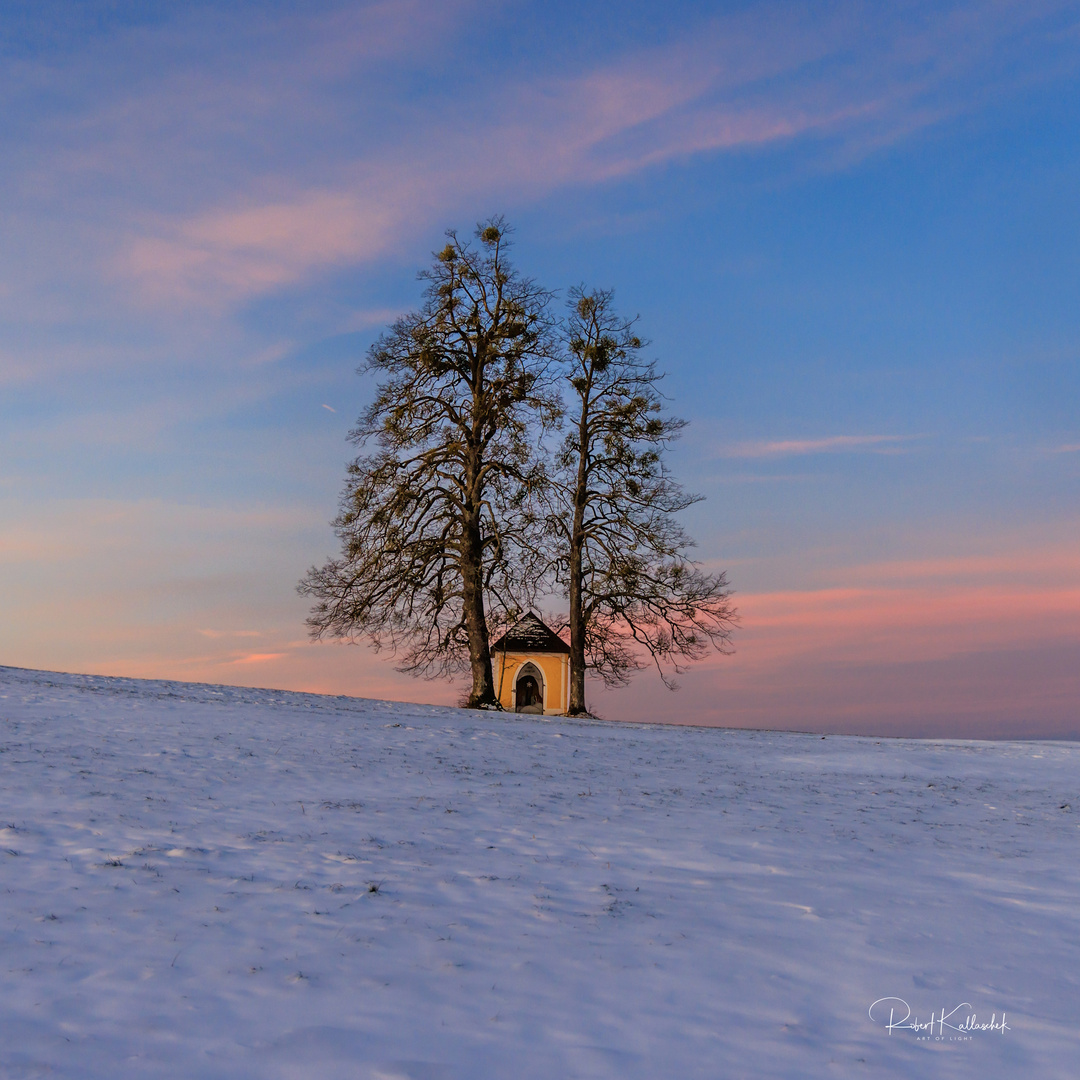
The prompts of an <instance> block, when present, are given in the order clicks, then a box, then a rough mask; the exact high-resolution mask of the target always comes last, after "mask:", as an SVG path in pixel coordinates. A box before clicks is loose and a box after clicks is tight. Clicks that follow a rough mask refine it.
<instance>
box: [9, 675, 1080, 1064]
mask: <svg viewBox="0 0 1080 1080" xmlns="http://www.w3.org/2000/svg"><path fill="white" fill-rule="evenodd" d="M673 700H674V701H675V702H676V704H677V699H673ZM0 721H2V724H0V826H3V828H2V830H0V870H2V878H0V947H2V957H3V969H4V971H3V984H2V986H3V989H2V1004H0V1075H2V1076H3V1077H5V1078H10V1077H37V1076H49V1077H68V1078H76V1077H77V1078H80V1080H84V1078H117V1077H125V1078H126V1077H140V1078H141V1077H177V1078H179V1077H185V1078H191V1077H199V1078H202V1077H215V1078H218V1077H220V1078H226V1077H227V1078H230V1080H235V1078H248V1077H250V1078H260V1080H262V1078H279V1077H280V1078H298V1077H311V1078H318V1080H333V1078H337V1077H343V1078H344V1077H349V1078H354V1077H361V1078H366V1077H372V1078H374V1077H383V1078H389V1077H411V1078H441V1077H452V1078H462V1080H465V1078H470V1080H472V1078H516V1077H522V1078H533V1077H537V1078H539V1077H544V1078H553V1080H558V1078H563V1077H611V1078H619V1080H624V1078H633V1080H636V1078H641V1080H644V1078H649V1080H654V1078H657V1077H671V1078H679V1080H682V1078H690V1077H708V1078H713V1077H717V1078H719V1077H724V1078H726V1077H792V1078H794V1077H800V1078H801V1077H860V1076H867V1077H880V1076H905V1077H920V1078H925V1077H976V1076H978V1077H983V1078H992V1077H1002V1078H1004V1077H1009V1078H1015V1077H1020V1076H1027V1077H1033V1078H1034V1077H1038V1078H1048V1077H1071V1076H1074V1075H1075V1074H1076V1062H1077V1061H1078V1060H1080V1023H1078V1020H1077V1014H1076V1010H1077V1002H1078V1000H1080V995H1078V981H1080V976H1078V973H1080V860H1078V858H1077V856H1078V854H1080V847H1078V845H1080V790H1078V787H1080V746H1077V745H1072V744H1064V743H946V742H907V741H896V740H880V741H875V740H872V739H859V738H832V737H830V738H828V739H824V740H823V739H821V738H820V737H819V736H810V735H795V734H775V733H755V732H737V731H721V730H702V729H689V728H671V727H666V728H665V727H661V726H655V727H647V726H646V727H643V726H630V725H619V724H611V723H599V722H579V721H568V720H561V719H546V720H545V719H543V718H540V717H519V716H504V715H487V714H476V713H471V712H465V711H460V710H452V709H440V708H433V707H426V706H414V705H402V704H392V703H386V702H374V701H361V700H355V699H347V698H324V697H317V696H311V695H304V694H293V693H278V692H273V691H262V690H243V689H232V688H227V687H211V686H198V685H185V684H179V683H164V682H161V683H159V682H143V681H134V680H126V679H106V678H96V677H86V676H74V675H55V674H49V673H44V672H32V671H23V670H15V669H10V668H5V669H0ZM886 997H894V998H898V999H902V1000H903V1001H905V1002H907V1003H908V1005H909V1006H910V1008H911V1010H912V1012H913V1017H912V1019H914V1017H915V1015H917V1016H918V1018H919V1020H920V1022H925V1021H928V1020H929V1019H930V1018H931V1013H932V1012H933V1013H935V1014H936V1013H937V1012H938V1011H940V1010H942V1009H944V1010H945V1011H946V1012H947V1013H948V1012H949V1011H950V1010H953V1009H954V1008H955V1007H956V1006H960V1005H961V1003H969V1004H968V1005H967V1006H965V1007H961V1008H960V1009H959V1010H958V1011H956V1012H954V1013H952V1014H951V1016H950V1017H949V1018H947V1020H946V1025H944V1026H942V1025H937V1024H936V1025H935V1027H934V1030H933V1032H932V1033H928V1032H926V1031H922V1032H917V1031H913V1030H911V1029H910V1028H898V1029H895V1030H893V1031H892V1032H891V1033H890V1032H889V1030H888V1029H887V1028H886V1026H885V1025H886V1022H887V1021H888V1012H887V1006H888V1005H890V1004H891V1005H892V1006H893V1007H894V1020H895V1021H899V1020H900V1018H901V1016H902V1006H900V1005H899V1004H898V1003H897V1002H891V1003H885V1004H884V1005H879V1006H878V1007H877V1011H876V1013H875V1018H874V1019H871V1017H870V1016H869V1015H868V1009H869V1007H870V1005H871V1003H872V1002H874V1001H875V1000H876V999H879V998H886ZM896 1009H899V1010H901V1011H900V1012H896V1011H895V1010H896ZM1003 1010H1004V1012H1005V1017H1006V1023H1007V1028H1008V1029H1007V1030H1005V1031H1000V1030H996V1031H982V1030H979V1031H967V1030H965V1031H964V1032H958V1031H956V1030H954V1028H956V1027H960V1026H961V1022H963V1021H965V1018H966V1017H967V1016H969V1014H970V1013H972V1012H974V1014H975V1023H978V1024H983V1023H986V1022H990V1021H991V1016H992V1015H993V1017H994V1021H995V1023H999V1022H1000V1020H1001V1015H1002V1011H1003ZM968 1023H969V1022H968ZM948 1024H953V1025H954V1027H953V1028H950V1027H948V1026H947V1025H948ZM939 1032H940V1038H938V1036H939ZM920 1036H921V1037H920Z"/></svg>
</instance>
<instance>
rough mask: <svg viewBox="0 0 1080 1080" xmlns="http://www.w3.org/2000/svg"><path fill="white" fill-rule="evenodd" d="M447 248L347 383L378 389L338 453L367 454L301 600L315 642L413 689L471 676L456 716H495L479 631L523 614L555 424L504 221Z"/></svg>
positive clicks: (530, 306)
mask: <svg viewBox="0 0 1080 1080" xmlns="http://www.w3.org/2000/svg"><path fill="white" fill-rule="evenodd" d="M447 239H448V242H447V244H446V246H445V247H444V248H443V250H442V251H441V252H439V253H438V254H437V255H436V256H435V260H434V262H433V264H432V266H431V268H430V269H428V270H425V271H422V272H421V274H420V277H421V279H422V280H424V281H426V282H427V287H426V290H425V292H424V302H423V304H422V306H421V308H420V310H419V311H417V312H414V313H412V314H409V315H405V316H403V317H402V318H400V319H398V320H397V321H396V322H395V323H394V324H393V326H392V327H391V329H390V330H389V332H388V333H386V334H384V335H383V336H382V337H381V338H380V339H379V340H378V341H377V342H376V343H375V344H374V345H373V346H372V348H371V350H370V352H369V354H368V357H367V361H366V363H365V364H364V365H363V366H362V367H361V368H360V372H361V373H364V372H373V373H375V374H376V375H378V376H381V377H382V379H383V381H382V382H381V383H379V385H378V390H377V394H376V397H375V400H374V401H373V402H372V404H371V406H370V407H369V408H368V410H367V411H366V413H365V414H364V415H363V417H362V418H361V420H360V422H359V423H358V425H357V427H356V428H355V430H354V431H352V432H351V434H350V438H351V439H352V441H353V442H354V443H356V444H357V445H358V446H361V447H362V446H365V445H366V444H368V443H374V444H375V447H376V449H375V452H374V453H371V454H368V455H366V456H365V455H362V456H360V457H357V458H356V460H355V461H353V462H352V464H351V465H350V466H349V470H348V477H347V480H346V486H345V491H344V494H343V496H342V501H341V511H340V514H339V515H338V517H337V519H336V521H335V522H334V525H335V527H336V528H337V531H338V535H339V537H340V539H341V542H342V554H341V557H340V558H337V559H332V560H330V561H329V562H327V563H326V564H325V565H324V566H323V567H321V568H317V567H312V569H311V570H310V571H309V572H308V574H307V576H306V577H305V578H304V580H303V581H302V582H301V583H300V586H299V588H300V591H301V593H304V594H308V595H311V596H313V597H315V598H316V599H317V601H318V602H317V604H316V605H315V607H314V609H313V611H312V614H311V617H310V618H309V619H308V625H309V627H310V630H311V634H312V636H313V637H314V638H320V637H324V636H331V637H339V638H348V639H353V640H356V639H364V640H367V641H368V642H370V643H371V644H373V645H374V646H375V647H376V648H377V649H381V648H388V649H391V650H393V651H394V652H395V653H396V654H397V655H398V656H399V657H400V660H401V662H400V669H401V670H404V671H409V672H413V673H416V674H425V675H428V676H436V675H440V674H448V673H451V672H455V671H460V670H469V671H470V672H471V675H472V688H471V691H470V693H469V697H468V701H467V703H468V705H469V706H470V707H473V708H480V707H486V706H492V707H497V705H498V702H497V699H496V694H495V686H494V681H493V679H492V670H491V652H490V639H489V632H488V620H489V618H491V617H492V613H493V612H492V609H494V615H495V617H496V618H497V619H499V620H501V621H505V620H506V619H509V618H511V617H513V616H514V615H515V614H516V612H517V611H518V610H519V606H520V603H521V602H522V601H523V600H527V599H528V598H529V593H530V588H531V586H530V582H531V580H532V574H531V571H530V563H531V561H532V560H534V559H535V557H536V552H537V548H536V543H535V540H534V539H533V538H532V537H531V536H530V530H531V529H532V527H533V525H534V523H535V521H536V518H535V516H534V515H533V513H532V512H531V509H530V506H531V500H532V497H533V495H534V493H535V492H536V490H537V487H538V485H539V483H540V482H541V480H542V474H543V466H542V463H541V462H540V461H539V460H538V459H537V457H536V454H535V447H536V439H535V433H536V430H537V428H538V426H539V427H540V428H542V427H543V426H544V425H545V424H547V423H550V422H552V421H553V420H554V419H555V417H556V416H557V414H558V400H557V397H556V396H555V395H554V394H553V393H552V389H551V379H550V376H549V374H548V367H549V363H550V360H551V358H552V357H553V356H554V355H555V347H554V341H553V335H552V322H551V318H550V316H549V303H550V299H551V296H550V293H548V292H547V291H545V290H544V289H542V288H540V287H539V286H538V285H536V284H535V283H534V282H533V281H532V280H530V279H528V278H525V277H522V276H521V275H520V274H519V273H518V272H517V271H516V270H515V269H514V267H513V266H512V265H511V263H510V262H509V260H508V258H507V246H508V245H507V226H506V223H505V221H504V220H503V219H502V218H492V219H491V220H489V221H487V222H484V223H482V224H481V225H479V226H478V227H477V230H476V240H477V244H475V245H474V244H471V243H469V242H464V241H462V240H460V239H459V238H458V236H457V234H456V233H455V232H453V231H450V232H448V233H447Z"/></svg>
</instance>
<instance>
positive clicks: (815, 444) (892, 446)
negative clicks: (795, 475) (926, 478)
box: [719, 435, 915, 458]
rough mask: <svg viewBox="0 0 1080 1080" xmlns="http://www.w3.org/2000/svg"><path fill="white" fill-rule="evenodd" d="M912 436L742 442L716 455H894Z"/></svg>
mask: <svg viewBox="0 0 1080 1080" xmlns="http://www.w3.org/2000/svg"><path fill="white" fill-rule="evenodd" d="M914 438H915V436H914V435H827V436H825V437H823V438H819V439H777V440H773V441H762V442H743V443H737V444H736V445H734V446H731V447H727V448H725V449H723V450H721V451H720V454H719V456H720V457H725V458H784V457H803V456H805V455H807V454H832V453H858V452H860V451H869V452H871V453H878V454H886V453H896V452H897V451H898V450H899V449H901V447H902V445H903V444H904V443H907V442H910V441H911V440H912V439H914Z"/></svg>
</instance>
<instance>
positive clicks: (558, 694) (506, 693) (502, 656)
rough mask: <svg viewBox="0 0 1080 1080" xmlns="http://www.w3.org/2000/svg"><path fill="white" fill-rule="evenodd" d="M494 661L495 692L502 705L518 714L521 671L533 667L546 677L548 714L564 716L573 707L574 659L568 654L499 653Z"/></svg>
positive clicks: (545, 688) (495, 654)
mask: <svg viewBox="0 0 1080 1080" xmlns="http://www.w3.org/2000/svg"><path fill="white" fill-rule="evenodd" d="M492 660H493V661H494V665H493V666H494V668H495V671H494V675H495V692H496V693H497V694H498V696H499V704H500V705H502V707H503V708H504V709H506V710H507V711H508V712H513V711H514V688H515V686H516V685H517V679H518V672H519V671H520V670H521V669H522V668H523V667H524V666H525V665H526V664H532V665H533V666H534V667H537V668H539V669H540V674H541V675H543V677H544V715H545V716H560V715H562V714H563V713H565V712H566V710H567V709H568V708H569V707H570V657H569V656H567V655H566V654H565V653H549V652H508V653H504V652H496V653H494V654H493V655H492Z"/></svg>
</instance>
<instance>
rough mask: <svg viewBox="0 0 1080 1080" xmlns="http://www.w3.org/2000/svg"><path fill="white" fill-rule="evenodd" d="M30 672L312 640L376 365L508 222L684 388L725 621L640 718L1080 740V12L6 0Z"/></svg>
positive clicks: (5, 327)
mask: <svg viewBox="0 0 1080 1080" xmlns="http://www.w3.org/2000/svg"><path fill="white" fill-rule="evenodd" d="M0 140H2V141H0V146H2V148H3V153H2V154H0V229H2V235H3V243H2V244H0V410H2V414H0V415H2V426H0V455H2V457H0V461H2V467H0V591H2V595H3V596H4V607H3V610H4V618H3V619H2V620H0V663H3V664H7V665H12V666H19V667H31V668H44V669H50V670H64V671H77V672H88V673H95V674H107V675H128V676H144V677H154V678H174V679H186V680H197V681H207V682H218V683H230V684H239V685H253V686H271V687H280V688H286V689H297V690H313V691H319V692H330V693H348V694H356V695H361V696H375V697H391V698H397V699H408V700H416V701H427V702H437V703H438V702H446V703H450V702H454V701H456V700H457V698H458V695H459V693H460V689H461V687H460V685H454V684H450V683H447V682H445V681H436V682H429V681H423V680H421V681H416V680H413V679H411V678H408V677H406V676H404V675H401V674H399V673H397V672H396V671H395V670H394V666H393V661H392V659H389V658H387V657H386V656H375V655H373V654H372V653H371V652H370V651H369V650H367V649H366V648H364V647H362V646H355V645H341V644H333V643H328V644H319V645H316V644H313V643H311V642H309V641H308V640H307V637H306V632H305V626H304V618H305V616H306V614H307V604H308V601H306V600H305V599H304V598H302V597H300V596H298V595H297V594H296V592H295V585H296V583H297V581H298V580H299V579H300V578H301V576H302V575H303V574H304V572H305V571H306V569H307V568H308V567H309V566H311V565H312V564H318V563H321V562H322V561H323V560H324V559H325V558H326V557H327V556H330V555H332V554H335V553H336V549H337V541H336V539H335V537H334V535H333V531H332V529H331V528H330V525H329V521H330V519H331V518H332V517H333V516H334V513H335V510H336V505H337V500H338V496H339V493H340V490H341V486H342V482H343V479H344V469H345V463H346V461H347V460H348V458H349V457H350V455H351V452H352V451H351V448H350V447H349V445H348V444H347V442H346V434H347V432H348V430H349V429H350V427H351V426H352V425H353V424H354V422H355V420H356V418H357V416H358V414H359V413H360V411H361V410H362V409H363V407H364V405H365V404H366V402H367V401H369V400H370V397H371V394H372V389H373V387H372V384H371V382H370V381H369V380H368V379H367V378H366V377H361V376H358V375H357V374H356V368H357V366H358V364H359V363H361V361H362V360H363V357H364V354H365V352H366V350H367V349H368V347H369V346H370V345H371V343H372V342H373V341H374V340H375V339H376V338H377V337H378V335H379V333H380V332H381V331H382V330H383V329H384V328H385V327H386V325H387V324H388V322H390V321H391V320H392V319H393V318H394V317H395V316H396V315H398V314H400V313H402V312H405V311H408V310H410V309H412V308H414V307H415V306H416V305H417V304H418V302H419V299H420V294H421V286H420V284H419V283H418V282H417V280H416V273H417V271H418V270H419V269H421V268H422V267H424V266H425V265H426V264H427V263H428V262H429V261H430V259H431V253H432V251H433V250H435V249H437V248H439V247H441V246H442V242H443V233H444V230H446V229H447V228H455V229H457V230H459V231H460V232H463V233H468V232H469V231H470V230H471V229H472V228H473V227H474V226H475V223H476V222H477V221H479V220H481V219H483V218H486V217H488V216H490V215H491V214H494V213H501V214H505V215H506V216H507V218H508V219H509V221H510V222H511V223H512V225H513V227H514V242H515V247H514V258H515V261H516V263H517V265H518V266H519V268H520V269H521V270H522V271H523V272H524V273H526V274H528V275H529V276H532V277H535V278H536V279H537V280H538V281H540V282H541V283H543V284H544V285H546V286H547V287H549V288H551V289H554V290H559V291H560V292H561V293H562V294H565V292H566V290H567V289H568V288H570V287H571V286H574V285H577V284H585V285H587V286H590V287H599V288H609V289H613V290H614V291H615V297H616V302H617V305H618V307H619V310H621V311H622V312H624V313H625V314H627V315H628V316H632V315H637V316H639V318H640V322H639V326H640V329H641V331H642V333H643V334H644V336H646V337H647V338H648V339H649V340H650V341H651V342H652V344H651V346H650V354H651V356H652V357H654V358H655V359H656V361H657V363H658V365H659V367H660V368H661V369H662V370H664V371H665V372H666V373H667V374H666V379H665V383H664V386H665V392H666V393H667V394H668V396H669V398H670V405H671V410H672V412H673V413H674V414H676V415H678V416H681V417H684V418H685V419H687V420H688V421H689V426H688V427H687V429H686V432H685V434H684V436H683V438H682V440H681V441H680V443H679V444H678V445H677V446H676V448H675V449H674V451H673V452H672V455H671V464H672V468H673V470H674V472H675V473H676V475H677V476H678V477H679V479H680V480H681V481H682V482H683V483H684V485H685V486H686V487H687V488H688V489H689V490H691V491H693V492H696V493H700V494H701V495H702V496H704V499H703V501H702V502H700V503H698V504H696V505H695V506H694V507H693V508H692V509H691V510H690V511H688V512H687V513H686V515H685V524H686V527H687V529H688V531H689V532H690V533H691V535H693V537H694V538H695V540H696V541H697V548H696V552H695V554H696V557H697V558H698V559H699V560H700V561H701V562H702V563H703V564H704V565H705V566H707V567H709V568H712V569H724V570H726V571H727V573H728V576H729V578H730V580H731V583H732V586H733V588H734V590H735V600H736V603H737V604H738V607H739V610H740V613H741V617H742V622H741V626H740V628H739V630H738V632H737V634H736V637H735V641H734V644H735V650H736V651H735V653H734V655H732V656H729V657H715V658H713V659H711V660H708V661H705V662H703V663H702V664H700V665H698V666H697V667H695V668H694V669H692V670H691V671H690V672H688V673H687V674H686V676H685V677H684V678H683V679H682V680H681V688H680V689H679V690H678V691H677V692H676V693H674V694H672V693H670V692H668V691H667V690H665V689H664V688H663V686H662V685H661V684H660V681H659V679H658V678H657V677H656V676H655V674H652V673H649V672H645V673H642V674H641V675H640V676H638V678H637V679H636V680H635V682H634V684H633V688H632V689H627V690H621V691H617V692H596V693H594V694H593V696H592V698H591V702H592V704H593V705H594V706H595V708H596V709H597V710H598V711H599V712H600V713H601V714H602V715H604V716H606V717H609V718H612V719H630V720H671V721H676V722H682V723H702V724H721V725H732V726H751V727H783V728H797V729H802V730H814V731H849V732H856V733H866V734H880V735H918V736H962V737H1018V736H1029V737H1055V736H1068V737H1080V544H1078V537H1080V197H1078V196H1080V2H1077V0H1025V2H1011V0H984V2H939V3H922V2H906V0H897V2H894V3H890V4H887V5H885V4H878V3H869V2H867V3H858V2H846V3H845V2H835V3H829V2H820V3H815V4H804V3H794V2H790V3H789V2H773V3H762V2H741V3H710V4H700V3H684V2H678V0H675V2H671V3H667V4H663V5H659V4H652V3H650V4H646V3H637V2H634V0H620V2H618V3H615V2H610V3H609V2H606V0H598V2H593V3H590V4H586V5H581V4H569V3H562V2H558V0H556V2H551V0H549V2H546V3H527V2H524V0H520V2H513V0H506V2H499V0H488V2H486V3H473V2H468V0H460V2H458V0H448V2H445V3H437V2H427V3H420V2H415V3H414V2H409V0H384V2H377V3H350V4H339V3H322V2H317V0H316V2H306V3H303V4H301V3H287V2H279V3H275V2H262V3H246V2H242V0H241V2H237V0H232V2H230V3H227V4H226V3H183V4H179V3H172V4H160V3H153V2H144V0H140V2H138V3H136V2H134V0H131V2H127V0H113V2H94V0H90V2H80V3H69V2H58V0H57V2H53V0H35V2H32V3H30V2H27V3H13V2H7V3H4V2H0Z"/></svg>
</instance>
